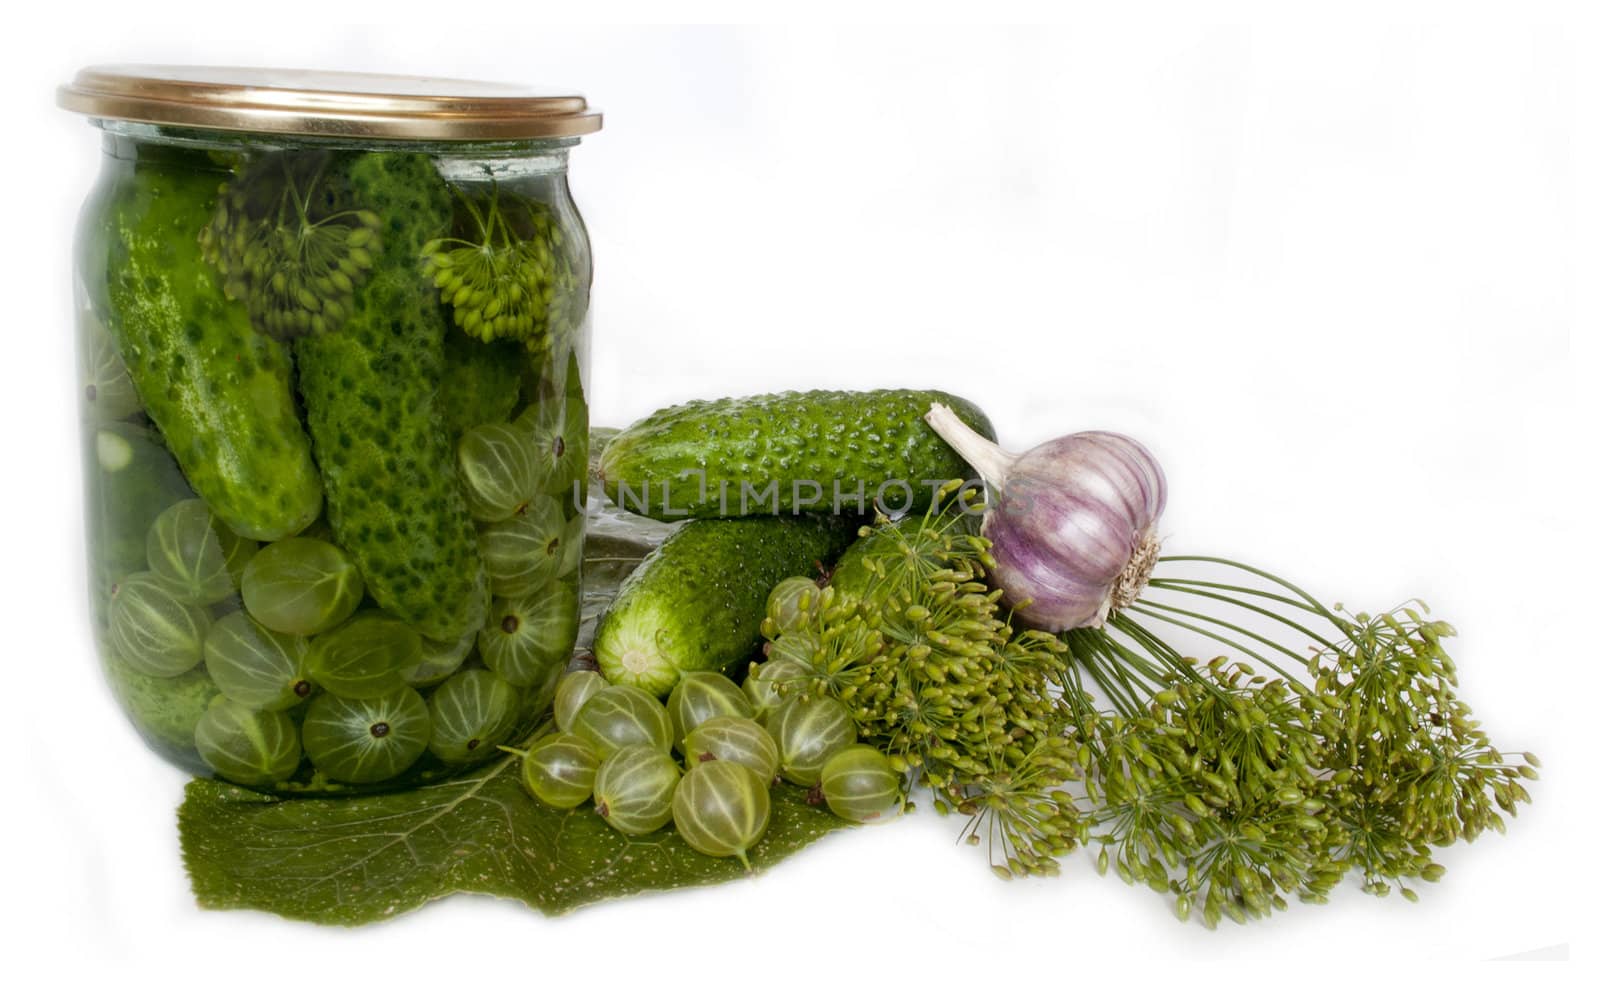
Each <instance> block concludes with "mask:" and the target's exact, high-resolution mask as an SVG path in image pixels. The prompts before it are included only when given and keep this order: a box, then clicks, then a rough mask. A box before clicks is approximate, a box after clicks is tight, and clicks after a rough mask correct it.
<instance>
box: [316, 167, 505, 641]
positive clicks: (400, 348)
mask: <svg viewBox="0 0 1600 985" xmlns="http://www.w3.org/2000/svg"><path fill="white" fill-rule="evenodd" d="M329 177H330V179H332V180H339V181H342V182H343V183H344V185H345V191H344V193H345V194H348V195H349V197H350V200H351V207H353V208H360V209H370V210H372V211H373V212H375V213H377V214H378V215H379V216H380V217H381V218H382V223H383V225H382V228H381V230H380V233H379V236H380V244H381V246H380V250H379V254H378V256H377V257H376V258H375V262H374V264H373V267H372V269H371V271H370V274H369V276H368V278H367V279H366V281H365V282H364V283H362V284H361V285H360V286H359V287H358V288H356V291H355V294H354V296H353V298H352V299H351V306H352V310H351V311H350V313H349V316H348V318H347V319H346V320H345V322H344V324H343V325H342V326H341V327H340V328H339V330H338V331H335V332H329V333H327V334H324V335H308V336H305V337H303V338H301V339H299V340H297V341H296V343H295V354H296V357H297V359H298V360H299V366H300V393H301V396H302V397H303V398H304V399H305V405H306V419H307V423H308V424H309V426H310V429H311V437H312V442H313V445H314V447H315V449H316V455H317V463H318V464H319V465H320V466H321V467H322V475H323V481H324V484H325V485H326V487H327V497H328V520H329V523H330V524H331V526H332V527H333V532H334V536H335V537H336V538H337V540H338V542H339V544H340V546H342V547H344V548H345V549H346V550H348V551H349V552H350V554H351V555H352V556H353V557H354V558H355V561H356V566H357V567H358V568H360V570H361V575H362V578H363V579H365V581H366V585H367V591H368V592H370V593H371V594H372V597H373V598H374V599H376V600H377V602H378V604H379V605H381V606H383V607H384V608H385V609H387V610H388V611H389V612H391V613H393V614H394V615H396V616H399V617H400V618H401V619H403V620H405V621H406V622H407V623H410V624H411V625H412V626H413V627H415V628H416V629H417V630H418V631H419V632H421V633H422V634H423V635H424V636H427V637H429V638H431V639H435V640H441V641H445V640H459V639H460V638H461V637H462V636H464V635H466V633H467V632H468V631H469V630H472V629H476V628H478V627H479V626H480V625H482V623H483V618H484V612H485V610H486V609H487V606H488V599H487V591H486V587H485V585H486V582H485V577H484V569H483V562H482V560H481V558H480V557H479V556H478V548H477V533H476V531H475V530H474V528H473V525H472V518H471V516H470V515H469V514H468V512H467V504H466V499H465V496H464V494H463V493H462V490H461V484H460V482H459V481H458V479H457V477H456V469H455V449H454V447H453V446H452V441H451V437H450V434H449V432H448V430H447V429H446V427H445V425H444V422H443V420H442V418H441V411H440V408H439V406H438V401H437V395H438V392H439V387H440V385H441V381H442V379H443V374H444V362H445V356H444V352H445V334H446V332H447V331H450V330H451V329H450V327H449V323H448V321H447V320H446V317H445V314H444V311H443V310H442V309H441V307H440V305H439V299H438V294H437V292H436V291H435V290H434V289H433V286H432V285H431V284H429V283H428V282H427V281H426V280H424V279H423V277H422V274H421V272H420V269H419V266H418V256H419V254H420V252H421V249H422V244H423V243H425V242H427V241H428V240H429V239H431V238H433V237H435V236H439V235H442V234H443V233H444V232H445V231H446V230H448V229H449V227H450V212H451V206H450V193H449V190H448V188H447V187H446V186H445V183H444V181H443V179H442V178H440V177H439V175H438V173H437V172H436V171H435V170H434V167H433V164H432V162H431V161H430V160H429V159H428V157H427V156H426V155H423V154H414V153H398V152H397V153H368V154H358V155H352V156H349V157H346V158H343V159H341V160H339V161H337V162H335V163H334V164H332V165H330V171H329Z"/></svg>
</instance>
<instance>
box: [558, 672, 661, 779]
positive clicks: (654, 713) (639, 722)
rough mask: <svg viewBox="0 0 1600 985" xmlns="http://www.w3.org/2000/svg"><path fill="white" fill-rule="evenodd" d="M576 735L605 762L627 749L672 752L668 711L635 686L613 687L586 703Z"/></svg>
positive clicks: (574, 725) (574, 730)
mask: <svg viewBox="0 0 1600 985" xmlns="http://www.w3.org/2000/svg"><path fill="white" fill-rule="evenodd" d="M572 734H573V735H576V736H581V737H582V738H584V739H587V740H589V743H590V745H593V746H594V749H595V752H597V753H599V754H600V758H601V759H602V760H604V759H610V758H611V754H612V753H614V752H616V751H617V750H618V749H621V748H623V747H624V746H650V747H651V748H654V749H659V750H660V751H661V752H663V753H665V752H667V751H668V750H670V749H671V748H672V723H671V722H669V721H668V720H667V709H666V708H664V707H662V705H661V702H660V701H659V700H657V699H656V696H655V695H653V694H651V693H650V692H649V691H645V690H642V689H641V688H636V687H634V686H633V685H631V684H613V685H612V686H610V687H608V688H605V689H604V690H602V691H599V692H597V693H596V694H595V695H594V696H592V697H591V698H589V700H588V701H586V702H584V705H583V710H582V711H580V712H578V717H577V719H576V720H575V721H574V722H573V723H572Z"/></svg>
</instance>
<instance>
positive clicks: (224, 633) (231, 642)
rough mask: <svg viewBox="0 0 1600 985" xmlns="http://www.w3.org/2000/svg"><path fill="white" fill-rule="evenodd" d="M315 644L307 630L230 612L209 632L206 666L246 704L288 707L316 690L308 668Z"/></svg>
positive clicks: (264, 708) (228, 692) (263, 707)
mask: <svg viewBox="0 0 1600 985" xmlns="http://www.w3.org/2000/svg"><path fill="white" fill-rule="evenodd" d="M310 648H311V647H310V644H309V643H308V642H307V641H306V639H305V637H303V636H290V635H289V634H288V633H274V632H273V631H272V630H270V629H268V628H267V627H265V626H263V625H261V624H260V623H258V622H256V621H255V620H254V619H252V618H250V616H249V614H248V613H245V612H230V613H228V614H227V615H225V616H223V617H222V618H221V619H218V620H217V621H216V622H215V623H213V624H212V626H211V631H210V632H209V633H207V634H206V643H205V655H206V670H207V671H209V672H210V673H211V679H212V680H214V681H216V682H217V687H219V688H221V689H222V693H223V694H226V695H227V696H228V697H229V698H231V699H232V700H234V701H236V702H238V703H239V704H241V705H243V706H244V707H246V708H256V709H260V710H262V711H283V710H285V709H287V708H292V707H294V706H295V705H297V704H299V703H300V702H302V701H304V700H305V699H306V698H309V697H310V696H311V692H312V691H313V690H314V688H313V686H312V684H311V677H310V675H309V674H307V673H306V655H307V653H308V652H309V650H310Z"/></svg>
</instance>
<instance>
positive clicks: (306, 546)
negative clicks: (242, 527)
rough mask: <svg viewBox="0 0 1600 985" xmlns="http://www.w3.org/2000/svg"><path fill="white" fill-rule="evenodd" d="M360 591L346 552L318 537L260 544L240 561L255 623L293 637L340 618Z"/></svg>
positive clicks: (322, 628) (347, 613) (362, 589)
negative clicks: (252, 554) (250, 556)
mask: <svg viewBox="0 0 1600 985" xmlns="http://www.w3.org/2000/svg"><path fill="white" fill-rule="evenodd" d="M365 592H366V583H365V582H363V581H362V579H361V572H360V571H358V570H357V569H356V565H355V562H354V561H352V560H351V559H350V555H349V554H347V553H345V552H344V551H343V550H342V549H341V548H339V547H338V546H337V545H335V544H331V543H329V542H328V541H326V540H322V539H319V538H317V537H289V538H287V539H285V540H280V541H277V542H276V543H272V544H268V545H267V546H266V547H263V548H262V549H261V550H260V551H258V552H256V555H255V557H253V558H251V559H250V563H249V564H246V565H245V567H244V578H243V580H242V581H241V583H240V586H239V593H240V594H241V595H242V596H243V597H244V607H245V609H246V610H247V611H248V612H249V613H250V615H251V616H253V617H254V618H255V620H256V622H259V623H260V624H261V625H263V626H265V627H267V628H268V629H272V630H276V631H277V632H280V633H293V634H294V635H296V636H314V635H316V634H317V633H322V632H326V631H327V630H329V629H332V628H333V627H335V626H337V625H339V624H340V623H342V622H344V621H345V620H346V619H348V618H350V614H351V613H353V612H355V611H356V606H358V605H360V604H361V597H362V595H363V594H364V593H365Z"/></svg>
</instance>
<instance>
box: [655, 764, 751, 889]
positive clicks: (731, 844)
mask: <svg viewBox="0 0 1600 985" xmlns="http://www.w3.org/2000/svg"><path fill="white" fill-rule="evenodd" d="M771 819H772V797H771V795H769V794H768V793H767V784H766V783H765V782H763V781H762V779H761V777H759V776H757V775H756V774H755V772H754V771H752V770H751V769H749V768H748V767H745V766H741V765H739V764H738V763H729V762H722V761H717V762H710V763H704V764H702V765H700V766H698V767H696V768H695V769H692V770H690V771H689V773H688V775H686V776H685V777H684V778H683V780H682V781H680V782H679V783H678V789H677V791H676V792H675V793H674V794H673V795H672V823H673V824H674V825H676V827H677V829H678V834H679V836H680V837H682V838H683V840H684V841H686V842H688V843H689V847H690V848H693V849H694V850H695V851H697V852H699V853H700V854H702V855H710V856H713V857H715V858H727V857H729V856H733V857H735V858H737V859H738V860H739V861H741V862H743V863H744V866H745V868H747V869H748V868H749V867H750V858H749V856H748V855H747V854H746V853H747V852H749V850H750V849H751V848H752V847H753V846H754V845H755V844H756V842H758V841H760V840H761V836H762V835H764V834H766V833H767V822H768V821H770V820H771Z"/></svg>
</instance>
